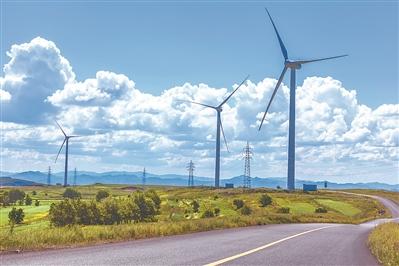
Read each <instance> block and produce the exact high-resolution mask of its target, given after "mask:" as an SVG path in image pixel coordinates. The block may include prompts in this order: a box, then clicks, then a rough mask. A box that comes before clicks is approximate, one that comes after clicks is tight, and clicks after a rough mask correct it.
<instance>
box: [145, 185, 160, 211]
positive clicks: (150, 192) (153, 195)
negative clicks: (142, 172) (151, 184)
mask: <svg viewBox="0 0 399 266" xmlns="http://www.w3.org/2000/svg"><path fill="white" fill-rule="evenodd" d="M145 196H146V197H148V198H150V199H151V200H152V202H153V203H154V205H155V208H156V209H157V212H159V210H160V209H161V198H160V197H159V196H158V194H157V192H155V190H153V189H150V190H148V191H146V192H145Z"/></svg>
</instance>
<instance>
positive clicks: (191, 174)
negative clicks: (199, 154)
mask: <svg viewBox="0 0 399 266" xmlns="http://www.w3.org/2000/svg"><path fill="white" fill-rule="evenodd" d="M194 169H195V166H194V163H193V161H191V160H190V162H189V163H188V164H187V170H188V186H189V187H193V186H194Z"/></svg>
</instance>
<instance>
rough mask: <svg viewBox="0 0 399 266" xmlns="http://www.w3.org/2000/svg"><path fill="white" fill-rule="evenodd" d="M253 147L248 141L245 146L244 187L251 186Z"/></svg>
mask: <svg viewBox="0 0 399 266" xmlns="http://www.w3.org/2000/svg"><path fill="white" fill-rule="evenodd" d="M252 155H253V153H252V148H251V147H250V146H249V142H248V141H247V146H246V147H245V148H244V156H243V157H244V160H245V163H244V180H243V181H244V182H243V183H244V184H243V187H244V188H251V160H252Z"/></svg>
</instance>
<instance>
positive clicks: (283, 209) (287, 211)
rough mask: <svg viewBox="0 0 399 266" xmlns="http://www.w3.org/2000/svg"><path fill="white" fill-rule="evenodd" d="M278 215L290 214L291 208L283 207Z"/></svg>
mask: <svg viewBox="0 0 399 266" xmlns="http://www.w3.org/2000/svg"><path fill="white" fill-rule="evenodd" d="M277 212H278V213H290V208H288V207H281V208H279V209H278V210H277Z"/></svg>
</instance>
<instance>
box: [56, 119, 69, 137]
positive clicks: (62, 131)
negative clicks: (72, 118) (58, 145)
mask: <svg viewBox="0 0 399 266" xmlns="http://www.w3.org/2000/svg"><path fill="white" fill-rule="evenodd" d="M54 121H55V122H56V123H57V125H58V127H59V128H60V129H61V131H62V134H64V136H65V137H66V136H67V135H66V134H65V132H64V130H63V129H62V127H61V126H60V124H58V122H57V121H56V120H54Z"/></svg>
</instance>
